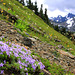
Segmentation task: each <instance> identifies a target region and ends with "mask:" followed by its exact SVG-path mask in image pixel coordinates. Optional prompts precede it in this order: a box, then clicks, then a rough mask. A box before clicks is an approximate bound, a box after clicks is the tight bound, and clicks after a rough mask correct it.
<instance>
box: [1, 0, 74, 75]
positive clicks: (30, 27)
mask: <svg viewBox="0 0 75 75" xmlns="http://www.w3.org/2000/svg"><path fill="white" fill-rule="evenodd" d="M4 11H6V12H7V13H10V14H11V15H14V16H15V17H16V18H17V20H16V21H15V22H14V20H12V19H11V18H9V15H8V14H5V13H4ZM0 20H4V21H6V22H7V23H11V25H13V26H15V27H16V28H19V29H20V31H21V32H20V31H18V33H20V34H22V35H23V36H25V37H28V35H26V34H25V33H27V34H29V35H30V36H32V37H37V38H38V39H39V40H41V41H43V42H47V43H49V44H50V45H52V46H55V47H56V49H59V47H58V45H62V50H64V51H68V52H70V53H71V54H73V55H75V45H74V44H73V42H72V41H71V40H69V39H68V38H66V37H65V36H63V35H62V34H60V33H58V32H57V31H55V30H54V29H53V28H51V27H49V26H48V25H47V24H46V23H45V22H44V21H43V20H42V19H41V18H40V17H38V16H37V15H35V14H34V12H33V11H31V10H30V9H28V8H27V7H25V6H23V5H22V4H20V3H19V2H18V1H16V0H0ZM2 40H3V39H2ZM2 40H1V41H2ZM3 41H4V40H3ZM4 42H5V41H4ZM2 45H3V46H2ZM0 46H2V48H4V46H7V48H8V50H6V51H11V53H9V54H7V53H5V52H4V51H3V50H1V51H3V54H4V55H5V56H4V55H1V54H0V55H1V56H0V57H2V58H1V60H0V63H1V62H4V59H5V60H6V61H9V62H7V63H6V66H4V67H3V68H2V69H5V68H6V67H7V68H8V70H10V68H11V67H13V69H14V67H15V66H17V62H16V61H19V62H18V66H17V69H18V70H17V73H19V72H21V74H22V75H24V74H25V73H27V72H29V75H35V73H34V71H33V70H35V68H37V66H36V67H35V66H32V65H33V63H35V64H34V65H36V64H37V65H38V69H36V70H35V71H36V73H37V71H38V72H39V70H40V69H43V68H44V67H45V66H46V69H47V70H48V71H49V72H51V71H53V72H52V73H51V74H52V75H54V73H55V74H57V75H58V74H59V75H65V74H66V73H64V69H62V68H61V67H60V66H59V67H58V66H56V64H53V65H50V64H49V61H48V60H45V59H43V58H41V57H40V56H38V55H37V54H35V53H33V54H34V55H37V56H38V57H39V58H40V60H41V61H42V63H43V64H44V65H45V66H44V65H43V64H42V63H41V62H38V61H35V60H34V59H32V57H31V56H32V54H29V53H28V52H27V54H28V56H29V57H28V58H29V59H32V60H33V61H35V62H31V61H29V60H28V59H27V60H28V62H29V65H28V66H30V67H29V68H26V70H25V73H24V72H23V71H24V68H23V69H22V70H19V64H20V63H21V62H22V64H23V62H24V63H27V62H25V61H22V59H21V55H20V54H22V53H23V52H21V53H20V52H19V51H18V54H19V56H18V55H17V54H16V53H15V52H14V54H16V55H17V57H15V56H16V55H13V54H12V53H13V51H12V50H11V49H14V48H15V51H16V50H17V49H18V48H19V47H20V48H21V49H22V48H23V47H21V46H18V48H17V45H15V46H14V45H13V44H12V45H10V44H8V43H6V44H4V43H3V42H0ZM11 46H12V48H11ZM9 47H10V50H9ZM4 49H6V48H4ZM24 50H26V49H25V48H24V49H22V51H24ZM59 50H60V49H59ZM1 51H0V52H1ZM16 52H17V51H16ZM25 52H26V51H25ZM25 52H24V53H23V54H25ZM11 54H12V55H13V56H14V58H13V57H12V56H11ZM7 55H9V56H10V57H8V56H7ZM26 56H27V55H26ZM3 58H4V59H3ZM8 58H9V60H8ZM19 59H20V60H19ZM23 59H26V58H23ZM11 61H12V62H11ZM45 61H47V63H46V62H45ZM14 62H15V63H14ZM10 63H12V64H11V65H10V66H9V64H10ZM47 64H48V65H47ZM13 65H14V66H13ZM39 65H40V66H39ZM31 66H32V68H31ZM52 66H53V67H54V68H52V70H51V67H52ZM1 67H2V66H1ZM23 67H24V66H23ZM20 68H21V66H20ZM57 69H58V72H57V73H56V72H55V71H57ZM8 70H7V71H8ZM27 70H28V71H27ZM13 71H14V70H13ZM30 73H31V74H30ZM67 74H68V73H67ZM70 74H71V73H70ZM12 75H14V74H12ZM18 75H19V74H18ZM40 75H43V73H42V72H41V73H40ZM68 75H69V74H68Z"/></svg>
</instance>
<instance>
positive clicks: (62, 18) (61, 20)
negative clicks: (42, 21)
mask: <svg viewBox="0 0 75 75" xmlns="http://www.w3.org/2000/svg"><path fill="white" fill-rule="evenodd" d="M72 17H75V15H74V14H72V13H69V14H68V15H66V16H65V17H62V16H61V15H59V16H58V17H51V18H50V20H52V21H54V22H56V23H62V22H65V21H67V20H68V19H70V18H72Z"/></svg>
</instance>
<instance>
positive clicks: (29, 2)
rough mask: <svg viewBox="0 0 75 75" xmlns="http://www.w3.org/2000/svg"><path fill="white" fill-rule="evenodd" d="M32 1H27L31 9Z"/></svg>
mask: <svg viewBox="0 0 75 75" xmlns="http://www.w3.org/2000/svg"><path fill="white" fill-rule="evenodd" d="M31 6H32V3H31V0H29V1H28V8H29V9H31Z"/></svg>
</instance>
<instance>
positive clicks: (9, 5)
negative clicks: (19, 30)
mask: <svg viewBox="0 0 75 75" xmlns="http://www.w3.org/2000/svg"><path fill="white" fill-rule="evenodd" d="M3 3H6V5H3ZM0 8H1V9H3V10H6V11H7V12H8V13H11V14H12V15H15V16H16V17H17V18H20V19H21V20H22V21H23V22H25V24H26V25H31V27H33V28H36V29H37V30H38V31H41V32H43V33H46V34H44V36H42V35H41V34H38V33H35V32H34V31H31V30H30V31H27V32H28V33H29V34H30V35H31V36H37V37H38V38H39V39H40V40H42V41H46V42H48V43H49V44H51V45H54V46H58V45H60V44H61V45H63V46H64V48H63V49H64V50H67V49H70V48H72V49H73V50H69V52H71V53H72V54H75V52H74V49H75V45H74V44H73V42H72V41H70V40H69V39H67V38H66V37H65V36H63V35H62V34H60V33H58V32H57V31H55V30H54V29H53V28H51V27H49V26H48V25H47V24H46V23H44V21H43V20H42V19H41V18H40V17H38V16H36V15H35V14H34V13H33V12H32V11H31V10H29V9H28V8H27V7H24V6H22V5H21V4H20V3H18V2H17V1H15V0H11V1H10V0H8V1H6V0H3V2H2V3H1V4H0ZM16 8H17V9H16ZM9 9H10V10H9ZM21 13H22V14H21ZM54 39H58V40H61V42H55V40H54ZM65 41H66V42H67V44H66V42H65ZM67 45H69V47H67Z"/></svg>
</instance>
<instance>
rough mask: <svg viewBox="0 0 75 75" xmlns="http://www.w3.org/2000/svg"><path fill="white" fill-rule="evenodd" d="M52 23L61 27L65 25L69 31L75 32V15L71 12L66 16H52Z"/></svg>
mask: <svg viewBox="0 0 75 75" xmlns="http://www.w3.org/2000/svg"><path fill="white" fill-rule="evenodd" d="M50 21H51V23H52V24H53V25H54V26H55V25H58V26H59V28H61V27H64V28H66V30H67V31H71V32H75V15H74V14H72V13H69V14H68V15H66V16H65V17H62V16H61V15H59V16H58V17H54V18H52V17H51V18H50Z"/></svg>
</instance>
